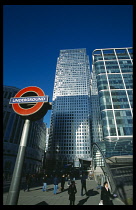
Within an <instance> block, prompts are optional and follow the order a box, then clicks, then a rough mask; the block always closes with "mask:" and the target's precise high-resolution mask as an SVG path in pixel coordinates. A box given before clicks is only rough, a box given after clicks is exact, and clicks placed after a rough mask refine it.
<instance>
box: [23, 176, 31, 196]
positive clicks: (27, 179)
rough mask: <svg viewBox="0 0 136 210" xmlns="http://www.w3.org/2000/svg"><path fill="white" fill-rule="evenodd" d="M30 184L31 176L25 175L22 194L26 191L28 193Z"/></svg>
mask: <svg viewBox="0 0 136 210" xmlns="http://www.w3.org/2000/svg"><path fill="white" fill-rule="evenodd" d="M30 184H31V174H29V173H28V174H26V186H25V188H24V192H25V191H27V192H29V189H30Z"/></svg>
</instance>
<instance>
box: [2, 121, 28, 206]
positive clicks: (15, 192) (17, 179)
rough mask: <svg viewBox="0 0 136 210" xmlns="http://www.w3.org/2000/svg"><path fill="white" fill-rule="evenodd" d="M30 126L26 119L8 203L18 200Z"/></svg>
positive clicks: (15, 203)
mask: <svg viewBox="0 0 136 210" xmlns="http://www.w3.org/2000/svg"><path fill="white" fill-rule="evenodd" d="M29 127H30V120H28V119H26V120H25V123H24V127H23V131H22V136H21V140H20V145H19V149H18V154H17V158H16V163H15V167H14V172H13V176H12V181H11V185H10V189H9V193H8V196H7V200H6V205H17V202H18V197H19V191H20V183H21V176H22V169H23V162H24V157H25V150H26V145H27V137H28V132H29Z"/></svg>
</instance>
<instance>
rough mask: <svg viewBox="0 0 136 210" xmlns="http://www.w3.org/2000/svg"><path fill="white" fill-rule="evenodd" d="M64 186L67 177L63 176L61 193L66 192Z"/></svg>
mask: <svg viewBox="0 0 136 210" xmlns="http://www.w3.org/2000/svg"><path fill="white" fill-rule="evenodd" d="M64 185H65V175H64V174H63V175H62V177H61V192H63V191H64Z"/></svg>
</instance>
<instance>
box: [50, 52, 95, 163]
mask: <svg viewBox="0 0 136 210" xmlns="http://www.w3.org/2000/svg"><path fill="white" fill-rule="evenodd" d="M90 78H91V76H90V65H89V57H88V56H87V54H86V49H68V50H60V55H59V58H58V60H57V67H56V75H55V83H54V91H53V101H52V115H51V125H50V136H49V145H48V158H49V157H50V159H54V160H56V161H57V163H58V166H63V165H64V164H66V163H73V165H74V166H75V167H78V166H79V159H80V158H81V159H82V158H85V159H89V158H90V157H91V145H90V143H91V136H90V81H91V79H90Z"/></svg>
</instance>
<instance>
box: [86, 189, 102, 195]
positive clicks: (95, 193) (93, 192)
mask: <svg viewBox="0 0 136 210" xmlns="http://www.w3.org/2000/svg"><path fill="white" fill-rule="evenodd" d="M98 194H99V192H97V191H94V190H93V189H91V190H88V191H87V196H95V195H98Z"/></svg>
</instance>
